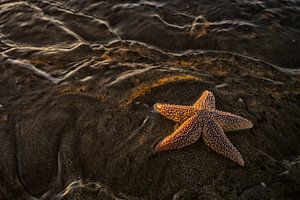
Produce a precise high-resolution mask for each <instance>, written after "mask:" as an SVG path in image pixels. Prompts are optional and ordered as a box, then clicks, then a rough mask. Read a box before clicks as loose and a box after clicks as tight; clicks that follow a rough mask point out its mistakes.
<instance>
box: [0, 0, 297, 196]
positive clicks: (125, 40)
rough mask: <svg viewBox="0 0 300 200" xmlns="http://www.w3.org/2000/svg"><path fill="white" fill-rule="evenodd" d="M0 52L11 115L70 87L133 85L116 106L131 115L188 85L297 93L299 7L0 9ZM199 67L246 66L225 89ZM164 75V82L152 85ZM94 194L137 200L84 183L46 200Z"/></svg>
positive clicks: (74, 1)
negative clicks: (172, 86) (240, 84)
mask: <svg viewBox="0 0 300 200" xmlns="http://www.w3.org/2000/svg"><path fill="white" fill-rule="evenodd" d="M0 51H1V54H0V66H1V68H0V73H1V74H0V84H1V85H2V86H1V87H0V89H1V91H0V110H2V111H3V112H4V111H5V112H6V111H7V110H13V109H16V108H19V107H21V106H22V105H26V104H27V105H28V104H32V102H38V100H40V99H46V98H47V97H49V96H51V95H54V96H55V95H58V94H57V93H56V92H57V90H58V89H57V88H59V90H64V89H61V88H64V87H65V86H70V87H74V88H75V89H73V90H74V91H75V92H78V91H82V92H85V91H86V90H88V89H87V87H86V85H88V84H94V82H93V81H95V82H96V80H97V81H98V80H100V81H99V82H97V86H95V88H93V89H92V93H93V94H97V91H101V92H102V93H104V92H103V91H105V92H106V91H109V92H110V91H111V90H112V91H113V90H114V88H117V87H123V85H126V84H132V87H134V89H132V90H130V91H128V94H127V93H126V95H125V96H124V97H123V99H118V101H119V102H118V103H119V104H120V105H122V106H124V107H126V106H128V105H132V104H139V103H141V102H140V100H139V98H142V97H143V96H144V95H145V94H147V93H148V92H149V91H151V90H152V89H153V88H157V87H160V86H163V85H165V84H168V83H173V82H180V81H185V80H189V81H198V82H201V83H212V82H213V83H214V88H217V89H218V88H224V87H231V86H230V84H232V81H233V82H234V81H235V80H237V81H240V80H244V79H245V80H250V81H253V80H257V81H263V82H264V83H266V84H267V85H268V84H269V85H275V86H277V85H280V86H282V85H288V86H291V85H292V86H293V85H295V84H297V83H298V82H297V81H295V82H294V77H299V75H300V56H299V51H300V1H297V0H279V1H278V0H268V1H257V0H256V1H250V0H249V1H248V0H235V1H232V0H230V1H229V0H228V1H227V0H226V1H206V0H203V1H184V0H172V1H171V0H170V1H144V0H141V1H127V2H124V1H93V0H70V1H54V0H49V1H46V0H43V1H39V0H36V1H34V0H32V1H30V0H28V1H7V0H2V1H1V2H0ZM197 57H199V60H201V66H205V65H206V64H205V63H207V65H209V66H210V65H211V63H221V64H220V66H222V62H224V63H227V64H228V66H230V64H232V65H233V66H236V62H238V61H237V60H239V59H241V60H243V61H242V62H241V63H242V64H244V65H242V66H240V68H241V69H240V70H241V71H242V70H243V68H244V69H245V71H244V72H243V73H240V74H239V73H235V76H234V78H232V77H231V75H230V74H228V76H227V74H224V77H223V78H224V79H222V80H217V79H216V78H215V77H214V75H213V73H214V72H213V68H209V67H208V70H207V71H205V70H198V68H197V67H199V66H194V65H195V63H197V59H196V58H197ZM189 58H192V60H193V61H189ZM245 60H246V61H245ZM199 63H200V61H199ZM249 63H250V64H249ZM201 66H200V67H201ZM220 66H219V68H221V67H220ZM254 66H255V67H254ZM219 68H218V70H219ZM248 68H249V69H248ZM250 68H251V69H250ZM252 68H253V69H252ZM232 70H233V71H234V70H238V69H232ZM270 71H272V73H271V72H270ZM158 72H160V73H162V74H164V75H166V77H164V78H161V79H159V80H157V81H147V80H148V78H147V77H148V76H152V75H153V76H158V77H159V73H158ZM216 73H222V70H221V71H216ZM149 74H150V75H149ZM279 77H280V78H279ZM128 80H129V82H130V83H127V82H126V81H128ZM124 87H125V86H124ZM126 87H127V86H126ZM65 90H67V89H65ZM73 90H72V92H74V91H73ZM68 92H69V91H68ZM99 93H100V92H99ZM112 93H113V92H112ZM101 95H102V94H101ZM98 98H102V96H101V97H100V96H98ZM103 98H106V97H103ZM116 99H117V98H116ZM151 103H153V102H151ZM36 104H37V105H39V103H36ZM145 105H146V106H149V105H148V104H145ZM150 118H151V117H150ZM148 119H149V116H147V117H146V118H144V119H143V120H142V124H141V125H140V126H139V129H141V128H142V127H143V126H144V124H145V123H147V120H148ZM139 129H137V130H139ZM135 134H136V132H133V133H132V134H131V135H130V136H129V137H128V138H127V139H128V141H129V140H131V138H132V137H134V136H135ZM59 173H60V172H59ZM0 189H1V188H0ZM27 190H28V191H29V192H28V193H30V189H27ZM90 190H92V191H98V194H99V195H100V196H98V198H101V197H102V198H104V196H105V198H108V199H120V198H131V197H126V195H124V194H114V193H113V192H112V191H111V189H109V187H107V186H105V185H103V184H102V183H96V182H87V183H85V182H83V181H81V180H78V181H75V182H72V183H70V185H69V186H66V187H65V189H63V188H60V189H59V190H55V192H53V191H48V192H44V196H42V197H40V198H41V199H43V198H45V199H47V198H54V199H55V198H57V199H64V198H66V199H69V198H70V199H71V198H72V195H75V193H76V192H78V191H79V193H80V192H84V191H90ZM99 191H100V192H99ZM53 193H54V194H53ZM96 193H97V192H96ZM68 195H71V197H68ZM101 195H102V196H101ZM176 195H178V194H177V193H176V194H175V195H174V199H176V198H177V197H176ZM37 196H38V195H37ZM106 196H107V197H106ZM175 197H176V198H175ZM32 198H33V197H32ZM90 198H96V197H90ZM0 199H1V196H0Z"/></svg>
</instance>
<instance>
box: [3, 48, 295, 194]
mask: <svg viewBox="0 0 300 200" xmlns="http://www.w3.org/2000/svg"><path fill="white" fill-rule="evenodd" d="M120 45H121V46H122V48H120ZM67 54H69V53H65V55H64V54H63V53H62V54H61V55H60V56H61V59H62V58H63V59H64V61H65V62H71V58H74V57H75V56H71V55H67ZM99 55H100V54H99ZM68 56H70V57H68ZM66 58H67V59H66ZM56 59H57V60H56V61H60V58H56ZM90 59H91V60H93V62H92V64H91V65H88V66H86V67H83V68H82V69H81V71H80V75H83V74H84V76H85V77H88V75H89V74H91V75H93V78H91V79H90V80H87V81H82V82H80V81H78V80H79V79H80V75H79V76H77V75H74V76H70V77H69V78H68V82H69V83H71V84H69V83H67V84H60V85H53V84H52V83H51V82H50V81H49V80H45V79H44V78H40V77H39V76H37V75H35V74H34V73H31V72H29V71H28V70H18V73H17V74H14V75H13V76H12V75H10V81H8V82H3V83H1V87H2V88H11V90H13V91H15V92H14V93H15V94H18V95H22V96H23V97H26V98H23V101H22V103H19V102H18V101H17V99H18V96H16V97H15V100H14V103H13V104H10V102H7V105H4V107H3V108H2V110H1V129H0V131H1V151H0V157H1V173H2V174H1V191H2V195H4V196H5V197H6V198H7V199H17V198H19V199H23V198H24V199H26V198H25V196H29V195H32V196H36V197H40V195H44V198H46V199H51V198H54V199H99V198H100V199H101V198H104V197H105V198H107V199H114V196H116V197H122V196H123V197H124V198H128V199H131V198H138V199H172V198H175V197H176V198H177V197H178V198H180V199H195V198H196V199H224V198H225V199H236V198H240V199H261V198H263V199H270V198H275V199H278V198H281V199H290V198H295V197H296V196H298V195H299V194H300V193H299V192H300V191H299V188H300V176H299V173H300V168H299V167H300V165H299V163H300V162H299V151H300V149H299V145H298V144H299V141H300V135H299V127H300V124H299V121H300V114H299V113H300V108H299V101H300V96H299V92H300V91H299V87H297V86H298V85H299V75H296V74H295V75H292V76H291V75H289V74H286V73H283V72H280V71H278V70H277V69H275V68H274V67H272V66H270V65H267V64H264V63H262V62H260V61H254V60H250V59H247V58H242V57H239V56H234V55H230V54H215V53H199V54H195V55H188V56H187V55H181V56H179V55H178V56H175V55H168V54H165V53H162V52H159V51H157V50H149V49H147V48H145V47H143V46H141V45H137V44H131V45H130V44H119V45H118V48H113V47H110V51H108V52H106V53H105V54H102V55H101V56H99V57H98V58H90ZM156 60H160V61H161V62H160V63H159V65H158V64H157V63H156ZM33 62H34V61H33ZM35 62H37V61H35ZM38 62H39V65H40V67H39V68H42V67H43V66H46V65H48V64H49V63H50V62H52V60H51V59H49V58H48V57H40V58H39V59H38ZM4 68H5V71H7V72H8V73H9V71H10V70H12V69H13V67H12V66H11V65H10V64H6V65H5V66H4ZM262 69H263V70H262ZM1 76H2V77H1V80H3V79H4V77H3V76H5V73H1ZM16 81H22V86H18V85H16V84H12V83H15V82H16ZM41 85H43V86H44V89H43V90H41V89H39V88H40V87H39V86H41ZM206 89H208V90H211V91H213V92H214V94H215V96H216V100H217V101H216V103H217V108H218V109H220V110H224V111H229V112H233V113H236V114H239V115H241V116H243V117H245V118H247V119H250V120H251V121H252V122H253V123H254V128H253V129H251V130H245V131H238V132H230V133H227V136H228V137H229V138H230V140H231V141H232V143H233V144H234V145H235V146H236V147H237V148H238V149H239V151H240V152H241V154H242V155H243V158H244V160H245V163H246V167H244V168H242V167H239V166H238V165H236V164H235V163H233V162H232V161H230V160H229V159H226V158H224V157H222V156H220V155H218V154H216V153H215V152H213V151H212V150H210V149H208V147H207V146H205V145H204V144H203V142H202V141H201V140H199V141H197V142H196V143H195V144H193V145H191V146H189V147H186V148H183V149H181V150H175V151H169V152H162V153H159V154H154V146H155V145H156V144H157V143H158V142H159V141H160V140H161V139H162V138H163V137H164V136H166V135H167V134H169V133H170V132H172V130H173V128H174V123H173V122H171V121H169V120H167V119H165V118H163V117H161V116H160V115H159V114H158V113H156V112H154V110H153V104H154V103H156V102H169V103H177V104H191V103H193V101H195V99H197V97H198V96H199V95H200V93H201V92H202V91H203V90H206ZM11 90H6V92H7V93H8V94H6V96H8V95H9V92H10V91H11ZM2 95H3V94H2ZM6 108H7V109H6ZM77 179H80V181H79V182H78V183H73V184H72V186H69V188H68V189H67V188H66V187H67V185H68V184H70V183H71V182H72V181H74V180H77ZM97 184H98V186H97ZM70 188H71V189H70ZM64 189H65V191H63V190H64ZM3 191H4V192H3ZM59 192H60V193H59ZM63 193H65V195H62V194H63ZM176 198H175V199H176Z"/></svg>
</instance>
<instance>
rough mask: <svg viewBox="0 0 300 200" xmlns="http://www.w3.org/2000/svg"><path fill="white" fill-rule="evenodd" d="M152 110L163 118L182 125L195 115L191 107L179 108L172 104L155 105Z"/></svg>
mask: <svg viewBox="0 0 300 200" xmlns="http://www.w3.org/2000/svg"><path fill="white" fill-rule="evenodd" d="M154 109H155V110H156V111H157V112H159V113H160V114H161V115H163V116H164V117H166V118H168V119H170V120H173V121H175V122H177V123H183V122H184V121H186V120H187V119H188V118H190V117H192V116H193V115H194V114H195V113H196V109H195V108H193V107H192V106H181V105H174V104H165V103H156V104H155V105H154Z"/></svg>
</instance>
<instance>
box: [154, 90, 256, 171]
mask: <svg viewBox="0 0 300 200" xmlns="http://www.w3.org/2000/svg"><path fill="white" fill-rule="evenodd" d="M154 108H155V110H156V111H158V112H159V113H160V114H161V115H163V116H164V117H166V118H168V119H170V120H173V121H175V122H177V123H179V124H181V125H180V126H179V128H178V129H176V130H175V131H174V132H173V133H172V134H170V135H168V136H167V137H165V138H164V139H163V140H162V141H161V142H160V143H159V144H158V145H157V146H156V147H155V152H160V151H166V150H171V149H179V148H182V147H185V146H188V145H190V144H192V143H194V142H195V141H197V140H198V139H199V138H200V137H201V136H202V139H203V141H204V143H205V144H206V145H207V146H208V147H209V148H211V149H212V150H214V151H216V152H217V153H219V154H221V155H223V156H225V157H227V158H229V159H231V160H233V161H234V162H236V163H237V164H239V165H240V166H245V163H244V160H243V158H242V156H241V154H240V152H239V151H238V150H237V149H236V148H235V147H234V146H233V145H232V144H231V142H230V141H229V140H228V138H227V137H226V135H225V134H224V131H231V130H241V129H248V128H252V127H253V124H252V122H251V121H249V120H247V119H245V118H242V117H240V116H237V115H235V114H232V113H229V112H222V111H219V110H216V106H215V97H214V95H213V93H212V92H210V91H208V90H206V91H204V92H203V93H202V95H201V96H200V98H199V99H198V100H197V101H196V102H195V103H194V105H193V106H182V105H173V104H164V103H156V104H155V105H154Z"/></svg>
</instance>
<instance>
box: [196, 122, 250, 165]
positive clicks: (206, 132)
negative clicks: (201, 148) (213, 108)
mask: <svg viewBox="0 0 300 200" xmlns="http://www.w3.org/2000/svg"><path fill="white" fill-rule="evenodd" d="M202 138H203V141H204V143H205V144H206V145H207V146H208V147H209V148H211V149H212V150H214V151H215V152H217V153H219V154H221V155H223V156H225V157H227V158H229V159H231V160H232V161H234V162H236V163H237V164H239V165H240V166H242V167H244V166H245V164H244V160H243V158H242V156H241V154H240V152H239V151H238V150H237V149H236V148H235V147H234V146H233V144H231V142H230V141H229V140H228V138H227V137H226V135H225V134H224V132H223V130H222V127H221V126H220V125H219V124H218V123H216V122H215V121H213V120H212V119H209V120H207V122H206V123H205V124H204V128H203V134H202Z"/></svg>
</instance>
